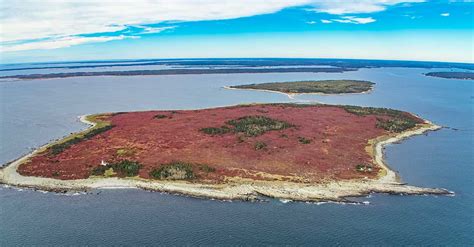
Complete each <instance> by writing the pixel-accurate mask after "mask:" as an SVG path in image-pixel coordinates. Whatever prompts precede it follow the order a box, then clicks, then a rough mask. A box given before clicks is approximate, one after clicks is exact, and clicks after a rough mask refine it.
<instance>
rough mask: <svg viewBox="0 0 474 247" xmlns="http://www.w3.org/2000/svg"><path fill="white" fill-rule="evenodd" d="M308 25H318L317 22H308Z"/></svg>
mask: <svg viewBox="0 0 474 247" xmlns="http://www.w3.org/2000/svg"><path fill="white" fill-rule="evenodd" d="M306 24H309V25H314V24H316V22H315V21H307V22H306Z"/></svg>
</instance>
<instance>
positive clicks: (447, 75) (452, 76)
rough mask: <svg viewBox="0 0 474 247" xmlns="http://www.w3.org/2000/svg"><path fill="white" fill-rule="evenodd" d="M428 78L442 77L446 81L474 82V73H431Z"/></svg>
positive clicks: (427, 74)
mask: <svg viewBox="0 0 474 247" xmlns="http://www.w3.org/2000/svg"><path fill="white" fill-rule="evenodd" d="M425 75H426V76H433V77H440V78H446V79H463V80H474V73H473V72H429V73H426V74H425Z"/></svg>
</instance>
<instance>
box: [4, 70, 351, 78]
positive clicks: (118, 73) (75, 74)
mask: <svg viewBox="0 0 474 247" xmlns="http://www.w3.org/2000/svg"><path fill="white" fill-rule="evenodd" d="M355 70H357V69H352V68H332V67H331V68H314V67H299V68H227V69H212V68H211V69H161V70H130V71H98V72H66V73H50V74H28V75H12V76H1V77H0V79H24V80H31V79H52V78H67V77H82V76H146V75H189V74H242V73H293V72H309V73H321V72H325V73H341V72H344V71H355Z"/></svg>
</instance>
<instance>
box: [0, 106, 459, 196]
mask: <svg viewBox="0 0 474 247" xmlns="http://www.w3.org/2000/svg"><path fill="white" fill-rule="evenodd" d="M81 119H82V121H84V122H86V123H88V124H90V125H91V126H92V127H91V128H89V129H87V130H85V131H83V132H79V133H76V134H73V135H71V136H68V137H66V138H65V139H63V140H60V141H58V142H55V143H51V144H48V145H46V146H44V147H41V148H39V149H38V150H36V151H35V152H33V153H32V154H29V155H27V156H25V157H22V158H20V159H18V160H16V161H14V162H12V163H10V164H8V165H7V166H5V167H4V168H3V169H1V170H0V182H1V183H5V184H10V185H15V186H21V187H32V188H37V189H43V190H53V191H63V190H65V191H69V190H88V189H94V188H116V187H130V188H142V189H147V190H154V191H163V192H170V193H180V194H186V195H191V196H196V197H207V198H216V199H239V200H257V199H258V198H260V197H261V196H262V195H263V196H268V197H274V198H281V199H288V200H298V201H348V199H347V197H353V196H363V195H367V194H369V193H372V192H380V193H395V194H400V193H401V194H449V193H450V192H449V191H446V190H444V189H432V188H420V187H415V186H409V185H406V184H403V183H401V182H400V180H399V178H398V176H397V174H396V173H395V172H394V171H392V170H391V169H390V168H389V167H388V166H387V165H386V164H385V163H384V161H383V157H382V150H383V146H384V145H385V144H388V143H393V142H397V141H399V140H401V139H403V138H407V137H410V136H412V135H418V134H422V133H424V132H426V131H429V130H436V129H438V128H439V127H438V126H436V125H434V124H432V123H430V122H428V121H426V120H423V119H421V118H419V117H416V116H414V115H412V114H410V113H407V112H401V111H397V110H392V109H386V108H371V107H358V106H339V105H320V104H311V105H303V104H253V105H238V106H230V107H221V108H212V109H202V110H180V111H145V112H120V113H107V114H97V115H90V116H86V117H82V118H81Z"/></svg>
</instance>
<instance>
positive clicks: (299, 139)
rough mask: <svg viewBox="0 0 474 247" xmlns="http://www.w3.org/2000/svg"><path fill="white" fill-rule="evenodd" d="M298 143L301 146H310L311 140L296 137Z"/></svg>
mask: <svg viewBox="0 0 474 247" xmlns="http://www.w3.org/2000/svg"><path fill="white" fill-rule="evenodd" d="M298 141H299V142H300V143H302V144H310V143H311V140H310V139H307V138H304V137H301V136H300V137H298Z"/></svg>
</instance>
